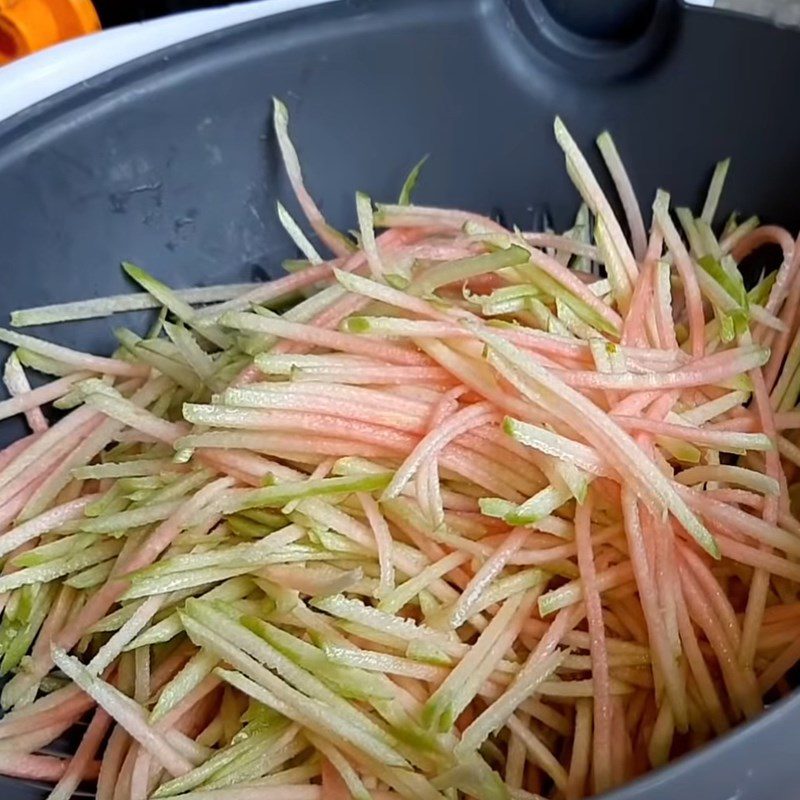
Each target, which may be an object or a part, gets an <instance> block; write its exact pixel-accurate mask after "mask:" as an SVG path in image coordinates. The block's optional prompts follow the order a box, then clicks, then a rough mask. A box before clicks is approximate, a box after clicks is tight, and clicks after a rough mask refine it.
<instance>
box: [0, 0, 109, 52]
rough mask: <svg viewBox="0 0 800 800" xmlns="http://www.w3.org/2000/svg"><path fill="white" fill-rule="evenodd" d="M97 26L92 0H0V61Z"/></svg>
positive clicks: (77, 34)
mask: <svg viewBox="0 0 800 800" xmlns="http://www.w3.org/2000/svg"><path fill="white" fill-rule="evenodd" d="M99 30H100V20H99V19H98V17H97V12H96V11H95V8H94V6H93V5H92V2H91V0H0V64H5V63H7V62H9V61H12V60H13V59H15V58H19V57H20V56H24V55H27V54H28V53H33V52H34V51H36V50H41V49H42V48H44V47H49V46H50V45H52V44H57V43H58V42H63V41H64V40H65V39H72V38H74V37H76V36H82V35H83V34H85V33H92V32H93V31H99Z"/></svg>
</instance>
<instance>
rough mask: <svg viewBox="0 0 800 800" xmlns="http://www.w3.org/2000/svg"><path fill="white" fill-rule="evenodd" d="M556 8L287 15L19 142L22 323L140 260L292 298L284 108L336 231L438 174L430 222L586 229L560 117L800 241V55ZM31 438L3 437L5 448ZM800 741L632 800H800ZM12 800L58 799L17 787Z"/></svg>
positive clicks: (759, 737) (771, 716)
mask: <svg viewBox="0 0 800 800" xmlns="http://www.w3.org/2000/svg"><path fill="white" fill-rule="evenodd" d="M551 2H552V0H551ZM545 5H546V4H545V3H543V2H542V0H505V2H503V0H437V2H435V3H431V2H429V0H373V1H372V2H366V1H364V0H362V1H361V2H340V3H336V4H333V5H330V6H326V7H321V8H317V9H307V10H305V11H300V12H294V13H289V14H284V15H281V16H280V17H273V18H270V19H266V20H264V21H259V22H254V23H249V24H247V25H245V26H242V27H240V28H236V29H233V30H228V31H224V32H221V33H219V34H213V35H211V36H208V37H204V38H203V39H202V40H196V41H194V42H190V43H187V44H183V45H178V46H175V47H172V48H170V49H169V50H167V51H163V52H161V53H158V54H155V55H153V56H150V57H146V58H144V59H141V60H140V61H137V62H135V63H132V64H130V65H127V66H125V67H122V68H120V69H117V70H115V71H114V72H112V73H108V74H106V75H101V76H99V77H97V78H96V79H93V80H92V81H90V82H88V83H87V84H85V85H82V86H79V87H76V88H74V89H72V90H69V91H67V92H65V93H62V94H61V95H59V96H57V97H55V98H53V99H52V100H49V101H45V102H43V103H41V104H39V105H38V106H36V107H34V108H32V109H30V110H29V111H26V112H24V113H22V114H20V115H18V116H16V117H14V118H12V119H11V120H9V121H7V122H6V123H3V124H2V125H0V276H2V286H3V291H2V292H0V317H2V319H3V320H5V319H6V318H7V312H8V311H10V310H11V309H12V308H18V307H23V306H30V305H40V304H44V303H51V302H60V301H66V300H75V299H80V298H84V297H92V296H98V295H102V294H110V293H116V292H121V291H126V290H129V289H131V288H132V287H130V285H128V284H126V282H125V280H124V278H123V275H122V273H121V271H120V269H119V266H118V265H119V262H120V261H121V260H122V259H126V260H131V261H134V262H136V263H139V264H140V265H142V266H143V267H145V268H147V269H148V270H150V271H151V272H152V273H154V274H155V275H157V276H159V277H161V278H163V279H165V280H166V281H168V282H169V283H170V284H172V285H173V286H190V285H198V284H208V283H218V282H223V281H241V280H248V279H251V278H252V277H253V276H257V277H263V276H264V275H269V276H274V275H277V274H279V272H280V261H281V259H282V258H284V257H287V256H289V255H291V254H292V249H291V247H290V246H289V244H287V240H286V237H285V236H284V235H283V233H282V230H281V229H280V227H279V225H278V223H277V221H276V219H275V214H274V203H275V200H276V199H277V198H278V197H280V198H282V199H283V200H284V201H287V200H288V195H289V193H288V186H287V182H286V179H285V176H284V175H283V173H282V172H281V170H280V169H279V165H278V161H277V158H276V147H275V143H274V141H273V137H272V133H271V131H270V129H269V125H268V120H269V116H270V98H271V97H272V96H273V95H277V96H280V97H282V98H283V99H284V100H285V101H286V102H287V104H288V106H289V109H290V112H291V115H292V118H291V125H292V132H293V135H294V138H295V141H296V144H297V147H298V150H299V152H300V155H301V160H302V162H303V166H304V170H305V173H306V176H307V182H308V185H309V187H310V189H311V191H312V193H313V194H314V195H315V196H316V197H317V198H318V199H319V200H320V202H321V205H322V206H323V208H324V210H325V212H326V214H327V215H328V216H329V217H330V219H331V221H332V222H333V223H334V224H335V225H337V226H341V227H349V226H351V225H352V224H353V223H354V211H353V194H354V192H355V190H356V189H362V190H364V191H366V192H368V193H369V194H370V195H372V196H373V197H374V198H376V199H393V198H394V197H395V196H396V194H397V192H398V191H399V188H400V185H401V184H402V181H403V179H404V177H405V175H406V173H407V172H408V170H409V169H410V167H411V166H412V165H413V164H414V163H416V162H417V160H418V159H419V158H420V157H421V156H422V155H424V154H425V153H429V154H430V159H429V161H428V163H427V165H426V167H425V169H424V171H423V174H422V178H421V180H420V183H419V186H418V190H417V195H416V198H417V200H418V201H420V202H426V203H435V204H438V205H458V206H462V207H466V208H473V209H477V210H481V211H489V210H490V209H492V208H495V207H500V208H502V210H503V212H504V215H505V218H506V220H507V221H509V222H516V223H519V224H522V225H527V224H529V223H530V221H531V219H532V218H533V217H534V216H535V215H541V213H542V211H543V210H544V209H545V208H546V209H547V210H548V211H549V213H550V214H551V215H552V217H553V219H554V221H555V223H556V225H564V224H565V223H567V221H568V220H569V218H570V216H571V215H572V214H573V213H574V211H575V209H576V207H577V195H576V193H575V192H574V190H573V188H572V187H571V185H570V184H569V181H568V180H567V177H566V175H565V172H564V168H563V162H562V158H561V156H560V153H559V151H558V150H557V147H556V145H555V143H554V141H553V136H552V120H553V117H554V115H555V114H560V115H561V116H562V117H563V118H564V119H565V120H566V121H567V123H568V125H569V126H570V128H571V129H572V131H573V133H574V134H575V135H576V137H577V138H578V140H579V142H580V143H581V144H583V145H587V150H588V149H589V147H588V146H589V144H590V143H591V140H592V138H593V137H594V135H596V134H597V133H599V132H600V131H601V130H602V129H604V128H609V129H610V130H611V131H612V132H613V134H614V136H615V138H616V141H617V144H618V146H619V149H620V151H621V152H622V154H623V157H624V159H625V163H626V165H627V166H628V168H629V170H630V172H631V175H632V177H633V180H634V183H635V185H636V188H637V190H638V193H639V197H640V198H641V199H642V201H643V204H645V205H646V204H647V202H648V198H650V197H651V196H652V193H653V191H654V190H655V188H656V186H658V185H663V186H665V188H668V189H669V190H670V191H671V192H672V193H673V196H674V197H675V199H676V200H677V201H678V202H679V203H697V201H698V200H699V198H700V196H701V192H702V191H703V189H704V187H705V184H706V181H707V179H708V177H709V176H710V173H711V170H712V168H713V165H714V163H715V162H716V161H717V160H718V159H719V158H722V157H725V156H731V157H732V158H733V167H732V170H731V174H730V177H729V181H728V185H727V187H726V193H725V197H724V202H723V207H722V209H721V213H727V212H728V211H730V210H732V209H733V208H737V209H738V210H740V211H741V212H742V213H745V214H746V213H752V212H757V213H759V214H760V215H761V216H762V218H763V219H768V220H771V221H776V222H779V223H783V224H786V225H789V226H791V227H793V228H796V227H797V224H798V222H800V206H799V205H798V200H797V193H796V186H797V184H798V176H800V148H798V147H797V132H796V131H797V121H798V120H797V117H798V108H800V106H799V105H798V103H797V99H798V97H797V95H798V93H800V89H799V88H798V86H797V84H796V82H795V81H791V80H790V79H789V77H788V76H791V75H792V74H797V71H798V69H800V46H798V45H800V39H798V34H796V33H793V32H790V31H785V30H778V29H775V28H773V27H771V26H769V25H767V24H762V23H758V22H754V21H750V20H743V19H739V18H735V17H727V16H725V15H722V14H719V13H716V12H708V11H702V10H687V9H680V8H678V7H677V6H675V5H673V4H672V3H671V2H657V3H654V4H652V5H653V7H654V8H655V13H656V16H655V17H654V18H653V20H651V21H650V22H646V24H642V23H641V22H637V23H636V24H637V25H638V26H639V27H638V28H635V30H636V31H637V35H636V36H634V37H633V38H630V37H629V36H620V37H616V38H615V36H613V35H612V36H604V37H602V38H592V39H590V38H587V37H585V36H581V35H576V34H575V33H574V32H571V31H569V30H567V29H566V28H565V27H564V25H562V24H560V23H558V22H557V21H555V20H554V19H552V18H551V17H549V15H548V13H547V11H546V9H545ZM556 5H557V4H556ZM550 7H553V6H552V5H551V6H550ZM632 29H633V28H632ZM593 163H595V164H597V159H594V160H593ZM287 204H288V205H289V206H290V209H294V208H295V205H294V203H291V202H289V203H287ZM131 320H134V323H133V324H136V325H138V327H140V328H141V327H144V326H145V325H146V320H145V319H144V317H143V316H138V317H135V318H134V317H131V319H128V320H126V319H124V318H120V319H115V320H114V321H113V322H110V321H108V320H100V321H96V322H88V323H75V324H70V325H65V326H59V327H58V328H51V329H49V330H47V332H46V335H47V336H50V337H55V338H57V339H58V340H59V341H61V342H63V343H66V344H71V345H76V346H80V347H83V348H87V349H92V350H95V351H97V352H100V353H102V352H107V351H109V350H110V349H111V348H112V347H113V338H112V335H111V327H112V324H129V323H131ZM34 332H35V331H34ZM20 430H21V428H17V427H15V424H13V423H12V424H6V425H3V426H0V441H8V440H9V439H10V438H12V437H13V436H15V435H16V434H17V433H18V432H19V431H20ZM798 727H800V698H792V699H790V700H789V701H786V702H784V703H782V704H780V705H779V706H778V707H776V708H774V709H772V710H770V711H769V712H768V713H766V714H765V715H764V716H762V717H761V718H760V719H758V720H757V721H755V722H754V723H752V724H751V725H749V726H746V727H743V728H741V729H739V730H738V731H736V732H735V733H734V734H733V735H731V736H729V737H726V738H725V739H723V740H722V741H720V742H718V743H716V744H714V745H712V746H710V747H708V748H706V749H704V750H702V751H701V752H699V753H697V754H695V755H693V756H690V757H688V758H686V759H683V760H681V761H679V762H678V763H677V764H676V765H674V766H672V767H670V768H669V769H667V770H664V771H662V772H658V773H655V774H654V775H652V776H650V777H648V778H645V779H644V780H643V781H640V782H638V783H635V784H632V785H631V786H629V787H627V788H625V789H623V790H622V791H620V792H617V793H616V794H614V795H613V796H614V798H616V800H643V799H644V798H645V797H646V798H648V800H672V798H676V797H703V798H704V799H705V800H729V798H730V799H732V798H736V800H762V799H763V800H766V799H767V798H769V800H794V798H795V797H796V794H797V793H796V791H795V790H794V788H793V787H794V786H796V782H797V776H798V773H799V772H800V769H799V768H798V766H797V757H798V755H800V737H798V736H797V730H798ZM0 796H2V797H3V798H4V800H6V799H7V800H24V799H27V798H33V797H38V796H39V794H37V793H36V792H34V791H33V790H31V789H30V788H29V787H23V786H21V785H19V784H14V783H13V782H12V783H0Z"/></svg>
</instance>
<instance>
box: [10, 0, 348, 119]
mask: <svg viewBox="0 0 800 800" xmlns="http://www.w3.org/2000/svg"><path fill="white" fill-rule="evenodd" d="M334 1H335V0H258V2H250V3H237V4H236V5H230V6H226V7H223V8H212V9H205V10H202V11H190V12H186V13H183V14H175V15H173V16H169V17H162V18H160V19H155V20H151V21H149V22H142V23H135V24H133V25H123V26H121V27H119V28H111V29H109V30H107V31H101V32H99V33H95V34H92V35H90V36H83V37H80V38H78V39H72V40H70V41H68V42H64V43H63V44H59V45H56V46H54V47H50V48H48V49H46V50H42V51H40V52H38V53H34V54H33V55H30V56H27V57H26V58H23V59H20V60H19V61H15V62H13V63H12V64H9V65H7V66H5V67H2V68H1V69H0V121H2V120H4V119H7V118H8V117H11V116H13V115H14V114H16V113H18V112H20V111H23V110H24V109H26V108H28V107H30V106H32V105H34V104H35V103H38V102H39V101H41V100H44V99H46V98H47V97H51V96H52V95H54V94H57V93H58V92H60V91H63V90H64V89H68V88H69V87H70V86H75V85H76V84H79V83H80V82H81V81H85V80H89V79H90V78H93V77H94V76H96V75H100V74H101V73H103V72H107V71H108V70H110V69H113V68H114V67H117V66H119V65H120V64H125V63H126V62H128V61H132V60H133V59H135V58H139V57H140V56H144V55H147V54H148V53H152V52H155V51H156V50H160V49H161V48H163V47H168V46H169V45H171V44H176V43H177V42H185V41H188V40H189V39H194V38H196V37H198V36H202V35H203V34H205V33H210V32H212V31H216V30H221V29H223V28H229V27H231V26H233V25H238V24H239V23H240V22H246V21H248V20H251V19H258V18H261V17H270V16H274V15H275V14H281V13H283V12H285V11H293V10H295V9H298V8H306V7H309V6H316V5H322V4H323V3H330V2H334Z"/></svg>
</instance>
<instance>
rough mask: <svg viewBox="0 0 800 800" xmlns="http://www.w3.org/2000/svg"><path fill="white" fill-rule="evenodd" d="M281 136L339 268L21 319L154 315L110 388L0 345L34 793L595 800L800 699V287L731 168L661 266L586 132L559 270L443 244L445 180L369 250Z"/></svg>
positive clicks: (0, 475) (656, 215) (24, 736)
mask: <svg viewBox="0 0 800 800" xmlns="http://www.w3.org/2000/svg"><path fill="white" fill-rule="evenodd" d="M275 128H276V132H277V137H278V142H279V145H280V148H281V151H282V154H283V158H284V162H285V165H286V170H287V172H288V177H289V180H290V181H291V184H292V187H293V189H294V192H295V194H296V196H297V200H298V201H299V206H300V207H301V208H302V211H303V212H304V214H305V217H306V218H307V221H308V223H309V225H310V227H311V228H312V229H313V232H314V234H315V235H314V239H315V240H317V242H318V244H320V245H321V246H324V247H325V248H326V250H327V251H330V253H331V255H328V256H323V255H320V254H319V253H318V251H317V249H315V246H314V245H313V244H312V242H311V240H310V239H309V238H308V237H307V236H306V234H305V233H303V231H302V230H301V227H300V226H299V224H298V223H297V222H295V221H294V220H293V219H292V217H291V216H290V215H289V213H288V212H287V210H286V209H285V208H283V207H282V206H279V209H278V212H279V216H280V219H281V221H282V223H283V225H284V227H285V229H286V231H287V232H288V234H289V235H290V236H291V238H292V240H293V241H294V243H295V244H296V245H297V247H298V248H299V249H300V251H302V258H299V259H295V260H293V261H291V262H288V263H287V264H286V267H287V269H288V271H289V274H288V275H287V276H286V277H283V278H280V279H279V280H275V281H273V282H271V283H265V284H259V285H251V286H245V287H243V286H232V287H211V288H206V289H199V290H189V291H186V292H179V291H172V290H170V289H169V288H167V287H166V286H165V285H164V284H162V283H161V282H159V281H158V280H156V279H155V278H153V277H151V276H150V275H148V274H147V273H145V272H143V271H142V270H140V269H138V268H136V267H133V266H131V265H125V269H126V271H127V273H128V275H129V276H130V277H131V278H132V279H133V280H134V281H136V282H137V283H139V284H140V285H141V287H142V289H144V293H141V294H135V295H126V296H120V297H112V298H105V299H101V300H90V301H86V302H83V303H70V304H66V305H61V306H49V307H43V308H39V309H30V310H27V311H19V312H16V313H15V314H14V315H13V318H12V325H13V326H14V327H16V328H20V327H23V326H26V325H34V324H43V323H50V322H59V321H63V320H67V319H82V318H88V317H93V316H109V315H111V314H113V313H114V312H117V311H128V310H132V309H141V308H148V307H151V308H152V307H159V306H160V307H161V308H162V312H161V314H160V316H159V318H158V321H157V323H156V325H155V326H154V327H153V328H152V330H151V331H150V332H149V333H148V334H147V335H146V336H145V337H143V338H142V337H140V336H139V335H137V334H136V333H134V332H133V331H131V330H127V329H123V330H117V331H116V335H117V339H118V341H119V348H118V350H117V351H116V353H114V355H113V357H110V358H106V357H99V356H94V355H88V354H84V353H80V352H76V351H74V350H71V349H67V348H65V347H61V346H59V345H56V344H52V343H49V342H45V341H43V340H41V339H38V338H34V337H31V336H28V335H25V334H23V333H20V332H19V331H18V330H15V331H0V340H2V341H4V342H6V343H8V344H10V345H12V346H13V347H14V348H15V349H14V354H13V355H12V356H11V357H10V359H9V360H8V362H7V366H6V371H5V382H6V385H7V386H8V389H9V392H10V394H11V395H12V397H11V399H9V400H5V401H3V402H0V418H5V417H10V416H13V415H16V414H23V413H24V414H25V415H26V417H27V420H28V423H29V426H30V428H31V431H32V432H31V433H30V434H29V435H28V436H26V437H25V438H22V439H20V440H19V441H17V442H15V443H13V444H12V445H10V446H9V447H7V448H6V449H5V450H3V451H2V452H0V531H2V533H0V557H1V558H2V574H1V575H0V604H2V609H3V611H2V623H1V624H0V673H2V675H4V676H5V681H6V682H5V684H4V686H3V689H2V698H1V699H2V705H3V708H4V709H5V710H6V713H5V716H4V717H3V718H2V720H0V773H3V774H5V775H10V776H17V777H22V778H27V779H36V780H45V781H51V782H53V783H54V784H55V787H54V788H53V790H52V793H51V794H50V798H51V799H52V800H56V799H58V800H64V799H65V798H68V797H70V796H71V795H72V794H73V792H75V791H76V789H77V788H78V787H79V785H81V784H82V783H83V782H87V781H88V782H95V781H96V786H97V789H96V791H97V798H98V800H144V799H145V798H158V800H167V798H169V799H170V800H178V799H179V798H180V799H182V800H217V799H219V800H251V798H252V800H321V799H322V798H324V800H348V799H349V798H352V799H353V800H370V799H371V800H388V799H389V798H408V800H457V798H476V799H477V800H503V799H504V798H514V800H529V799H530V798H534V797H537V796H540V795H541V796H546V797H552V798H566V799H567V800H570V799H572V798H580V797H583V796H586V795H590V794H593V793H598V792H603V791H606V790H608V789H610V788H612V787H615V786H618V785H620V784H622V783H624V782H626V781H628V780H631V779H632V778H634V777H636V776H638V775H641V774H643V773H645V772H647V771H648V770H650V769H652V768H654V767H658V766H661V765H663V764H666V763H667V762H668V761H670V760H671V759H673V758H675V757H678V756H680V755H681V754H683V753H685V752H687V751H689V750H691V749H693V748H696V747H698V746H701V745H703V744H704V743H706V742H708V741H709V740H710V739H712V738H713V737H715V736H717V735H719V734H723V733H724V732H725V731H727V730H729V729H730V728H731V727H732V726H735V725H737V724H738V723H740V722H741V721H743V720H746V719H749V718H751V717H753V716H755V715H757V714H759V713H760V712H761V711H762V709H763V708H764V705H765V703H768V702H771V701H773V700H774V699H775V698H777V697H778V696H780V695H781V694H783V693H786V692H787V691H789V689H790V686H789V684H788V682H787V679H786V677H785V676H786V673H787V671H788V670H790V669H791V668H792V667H793V666H794V664H795V663H796V662H797V661H798V660H800V639H798V637H797V626H798V623H800V597H798V588H799V587H800V522H798V521H797V519H796V518H795V516H794V514H793V503H794V502H795V501H797V500H800V494H798V490H799V489H800V471H799V470H798V468H800V438H798V434H800V411H798V410H795V406H796V404H797V401H798V394H800V308H799V303H798V301H799V300H800V248H797V247H796V245H795V241H794V239H793V238H792V237H791V236H790V235H789V234H788V233H787V232H786V231H785V230H783V229H782V228H778V227H775V226H762V225H760V224H759V221H758V220H757V219H755V218H752V219H747V220H744V221H739V220H738V219H737V217H736V216H735V215H734V216H732V217H731V218H730V219H729V220H728V221H727V223H726V224H725V225H724V227H720V228H715V226H714V224H713V222H714V218H715V216H716V209H717V205H718V202H719V198H720V193H721V191H722V187H723V183H724V179H725V173H726V171H727V168H728V164H727V162H722V163H720V164H719V165H718V166H717V169H716V170H715V172H714V175H713V178H712V181H711V185H710V188H709V191H708V196H707V199H706V202H705V205H704V206H703V208H702V211H701V213H700V214H699V216H695V213H694V212H692V211H690V210H689V209H685V208H677V209H675V214H674V216H673V214H672V213H671V211H670V200H669V196H668V195H667V194H666V193H664V192H659V193H658V194H657V196H656V198H655V201H654V203H653V205H652V221H651V224H650V231H649V233H648V232H647V230H646V228H645V223H644V220H643V215H642V213H641V211H640V209H639V206H638V204H637V201H636V198H635V197H634V194H633V191H632V188H631V183H630V181H629V179H628V176H627V174H626V172H625V169H624V167H623V165H622V162H621V160H620V157H619V155H618V153H617V151H616V148H615V146H614V144H613V142H612V140H611V138H610V137H609V136H608V135H607V134H603V135H602V136H601V137H600V138H599V139H598V142H597V143H598V146H599V149H600V152H601V154H602V156H603V159H604V161H605V164H606V167H607V169H608V172H609V173H610V176H611V178H612V181H613V185H614V189H615V192H616V194H617V196H618V200H619V201H620V205H621V207H622V208H623V209H624V213H625V220H624V222H621V221H620V220H618V219H617V218H616V217H615V215H614V212H613V209H612V206H611V204H610V202H609V199H607V197H606V195H605V194H604V192H603V190H602V189H601V186H600V184H599V182H598V180H597V179H596V177H595V176H594V175H593V173H592V171H591V169H590V167H589V165H588V163H587V161H586V160H585V158H584V156H583V155H582V154H581V152H580V150H579V149H578V147H577V146H576V144H575V142H574V141H573V139H572V138H571V136H570V134H569V133H568V131H567V130H566V128H565V127H564V125H563V123H562V122H561V121H560V120H557V121H556V125H555V132H556V138H557V141H558V143H559V145H560V146H561V148H562V149H563V151H564V154H565V156H566V165H567V171H568V173H569V175H570V177H571V178H572V180H573V182H574V184H575V186H576V187H577V189H578V192H579V193H580V196H581V198H582V200H583V204H582V205H581V206H580V209H579V211H578V214H577V217H576V219H575V223H574V225H573V226H572V227H571V228H570V229H569V230H567V231H565V232H564V233H561V234H557V233H554V232H552V231H549V230H546V231H541V232H529V231H521V230H519V229H513V230H509V229H507V228H505V227H503V226H502V225H500V224H498V223H497V222H495V221H493V220H492V219H489V218H487V217H484V216H481V215H478V214H473V213H468V212H464V211H456V210H446V209H438V208H428V207H422V206H415V205H412V204H410V193H411V191H412V189H413V187H414V184H415V183H416V181H417V178H418V173H419V165H418V167H417V168H415V170H414V171H413V172H412V174H411V175H410V176H409V179H408V181H407V182H406V184H405V186H404V187H403V191H402V194H401V197H400V201H399V202H398V203H397V204H395V205H377V206H376V205H374V204H373V203H372V201H371V200H370V199H369V198H368V197H366V196H365V195H363V194H359V195H357V198H356V209H357V217H358V230H357V231H353V232H351V233H349V234H342V233H340V232H338V231H336V230H334V229H333V228H331V227H330V226H329V225H328V224H327V223H326V221H325V220H324V218H323V216H322V214H321V213H320V211H319V209H318V208H317V206H316V205H315V203H314V201H313V200H312V199H311V197H310V195H309V193H308V192H307V191H306V189H305V187H304V184H303V178H302V174H301V171H300V166H299V161H298V157H297V154H296V152H295V150H294V148H293V146H292V144H291V141H290V139H289V136H288V115H287V112H286V108H285V107H284V106H283V105H282V104H280V103H279V102H276V104H275ZM648 216H650V214H649V213H648ZM623 225H624V226H625V227H623ZM764 245H771V246H774V245H778V247H779V248H780V250H781V253H782V256H781V258H780V259H778V260H777V264H776V268H775V270H774V271H773V272H770V273H769V274H764V275H762V277H761V279H760V280H759V281H758V282H757V283H756V284H755V285H754V286H753V287H752V288H750V289H749V290H748V289H747V288H746V286H745V282H744V280H743V278H742V274H741V273H740V270H739V266H738V264H739V262H740V261H741V260H742V259H743V258H745V257H746V256H748V255H749V254H750V253H751V252H753V251H754V250H756V249H757V248H761V247H762V246H764ZM773 249H775V248H773ZM775 250H776V251H777V249H775ZM27 370H32V371H36V372H38V373H44V374H46V375H50V376H55V377H54V379H53V380H52V381H51V382H49V383H45V384H43V385H42V386H41V387H40V388H36V389H31V386H30V384H29V382H28V377H27V375H28V372H27ZM50 403H52V404H53V405H54V406H55V407H56V408H58V409H61V410H62V411H66V412H67V413H65V414H63V415H61V416H60V418H59V419H58V421H56V422H52V423H51V422H50V421H49V420H48V417H47V416H45V415H44V414H43V413H42V407H43V406H46V405H47V404H50ZM49 416H50V417H53V416H54V415H52V414H51V415H49ZM795 481H798V482H795ZM81 720H88V728H86V729H85V731H84V733H83V735H82V737H81V739H80V744H79V746H78V747H77V750H76V751H75V752H74V755H73V756H72V757H70V758H66V757H63V756H60V755H53V754H52V753H53V751H52V750H51V751H50V752H49V753H48V747H49V746H50V745H51V744H52V743H53V742H54V741H56V740H58V739H59V737H60V736H61V735H62V734H63V733H64V732H65V731H67V730H69V729H70V728H71V727H72V726H73V725H75V724H76V723H78V722H79V721H81Z"/></svg>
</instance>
